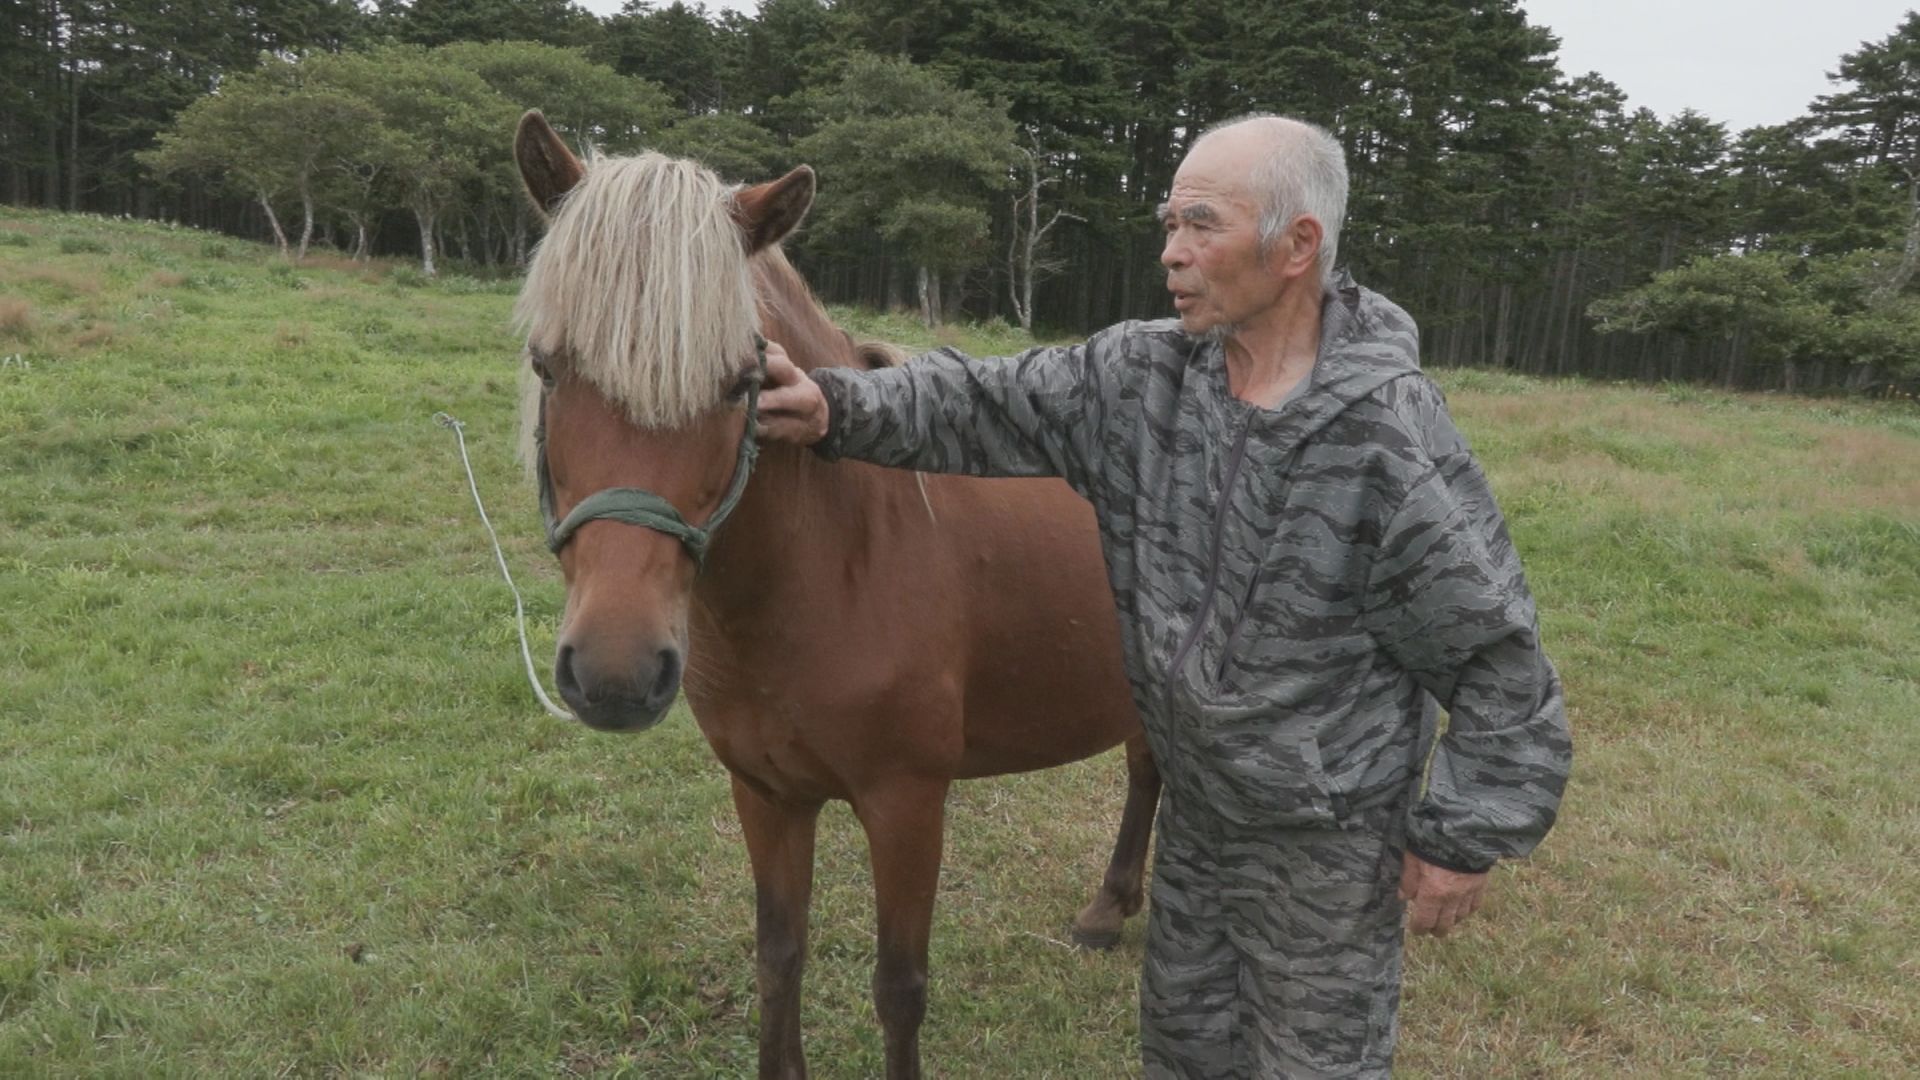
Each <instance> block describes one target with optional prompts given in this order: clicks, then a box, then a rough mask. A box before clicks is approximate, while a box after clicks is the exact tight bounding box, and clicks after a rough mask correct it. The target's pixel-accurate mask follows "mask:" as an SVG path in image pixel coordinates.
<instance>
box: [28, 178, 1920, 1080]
mask: <svg viewBox="0 0 1920 1080" xmlns="http://www.w3.org/2000/svg"><path fill="white" fill-rule="evenodd" d="M512 288H513V286H512V285H511V283H507V284H500V283H489V282H483V281H477V280H474V279H468V278H458V277H454V278H448V279H445V280H442V281H440V282H437V283H425V282H422V281H421V280H420V279H419V278H418V277H417V276H416V275H414V274H412V273H411V272H410V271H407V270H406V269H404V268H400V267H396V266H390V265H384V264H377V265H375V266H373V267H371V268H362V267H356V266H354V265H352V264H348V263H344V262H334V261H329V260H314V261H313V262H311V263H309V264H308V265H305V266H301V267H298V268H295V267H290V266H287V265H285V264H283V263H281V262H280V261H278V260H277V259H276V258H274V257H273V256H272V255H271V253H270V252H268V251H267V250H266V249H263V248H259V247H256V246H253V245H249V244H243V243H240V242H237V241H233V240H227V239H221V238H218V237H213V236H209V235H205V234H200V233H194V232H188V231H174V230H168V229H164V228H160V227H156V226H152V225H143V224H132V223H125V222H107V221H102V220H98V219H86V218H75V217H66V216H58V215H51V214H40V213H32V212H25V211H18V210H6V209H0V1075H6V1076H16V1075H23V1076H76V1077H77V1076H108V1077H113V1076H121V1077H164V1076H205V1075H233V1076H268V1075H283V1074H290V1075H356V1076H359V1075H394V1076H405V1075H471V1074H477V1073H485V1074H497V1075H528V1076H535V1075H537V1076H551V1075H576V1074H577V1075H597V1076H644V1077H734V1076H740V1075H744V1074H747V1073H749V1072H750V1070H751V1068H752V1062H753V1018H752V1016H751V1013H752V1002H753V988H752V970H753V969H752V962H751V953H752V917H751V889H750V885H749V881H748V875H747V867H746V856H745V853H744V850H743V848H742V846H741V844H740V841H739V837H738V828H737V825H736V824H735V822H734V820H733V816H732V810H731V807H730V805H729V802H728V799H727V794H726V784H725V780H724V777H723V775H722V772H721V770H720V768H719V767H718V766H717V765H716V764H715V763H714V762H713V760H712V758H711V756H710V755H709V754H708V752H707V750H706V747H705V745H704V744H703V743H702V742H701V740H700V737H699V735H698V733H697V732H696V731H695V729H694V727H693V724H692V722H691V719H690V718H689V717H686V716H685V715H677V716H675V717H674V718H673V719H672V720H670V721H669V722H668V723H667V724H665V725H663V726H662V727H660V728H659V729H657V730H655V731H653V732H650V733H647V734H645V735H640V736H636V737H630V738H620V737H614V736H607V735H596V734H594V733H591V732H588V731H586V730H585V729H582V728H576V727H572V726H568V725H566V724H563V723H560V722H557V721H553V720H549V719H547V718H545V717H544V716H543V715H542V714H540V713H539V711H538V710H537V708H535V707H534V705H533V703H532V701H531V700H530V697H529V694H528V692H527V690H526V688H525V686H524V685H523V684H522V683H521V681H520V676H519V673H518V671H517V669H516V664H517V661H516V658H515V656H514V654H513V649H514V646H513V629H512V623H511V612H512V607H511V603H510V600H509V599H508V597H507V595H506V594H505V592H504V589H503V588H502V586H501V585H500V583H499V582H498V580H497V578H496V577H495V576H494V575H495V571H494V569H493V567H492V565H491V556H490V554H489V552H488V551H487V549H486V547H485V538H484V535H483V534H482V533H481V532H480V530H479V527H478V524H477V522H476V521H475V520H474V518H473V516H472V510H471V507H470V505H469V504H468V503H467V501H466V499H467V496H466V492H465V490H464V487H463V481H462V479H461V475H460V470H459V464H458V461H457V459H456V457H455V456H454V448H453V443H452V440H451V437H450V436H449V435H448V434H447V433H446V432H445V431H443V430H442V429H440V428H438V427H436V426H435V425H434V424H433V422H432V420H431V417H432V415H433V413H434V412H435V411H437V410H442V409H444V410H447V411H449V412H452V413H454V414H456V415H458V416H460V417H462V418H464V419H465V420H466V421H467V423H468V425H469V426H468V433H469V438H470V440H471V442H472V443H473V447H474V450H475V454H476V462H475V464H476V467H477V469H478V471H479V474H480V481H481V484H482V486H483V489H484V491H486V492H487V493H488V494H489V496H490V498H491V502H492V508H493V510H494V512H495V516H496V519H497V520H499V521H500V523H501V525H502V528H503V531H504V532H505V533H506V539H507V541H508V544H509V554H510V557H511V558H512V559H513V560H514V564H515V567H516V570H517V571H518V573H519V574H520V576H521V579H522V584H523V586H524V587H527V588H528V591H529V601H530V604H531V608H532V612H533V615H534V617H535V619H536V623H537V627H538V631H539V634H540V636H541V639H542V640H541V642H540V643H539V644H538V645H537V646H536V648H539V649H545V648H547V647H549V646H550V643H551V635H552V631H553V623H554V620H555V618H556V616H557V613H558V608H559V603H560V599H561V597H560V590H559V587H558V580H557V575H556V573H555V571H554V568H553V566H552V564H551V561H550V559H549V558H548V557H547V556H546V554H545V550H544V548H543V547H542V545H541V544H540V542H539V539H538V527H537V520H536V514H535V512H534V507H533V499H532V496H531V494H530V493H529V492H528V491H527V490H526V489H525V488H523V487H521V486H520V483H519V474H518V468H517V466H516V465H515V464H514V462H513V461H512V455H511V446H512V444H513V438H512V424H513V416H512V414H513V411H514V408H513V397H514V390H513V387H514V381H515V375H514V368H513V362H514V358H515V347H514V343H513V340H512V337H511V334H510V332H509V330H508V328H507V326H506V315H507V310H508V308H509V306H510V303H511V299H512V296H511V293H512ZM846 317H847V319H848V320H849V322H850V324H851V325H852V326H853V328H854V329H855V330H856V331H864V332H870V333H876V334H883V335H885V336H890V337H894V338H897V339H903V340H904V341H906V342H908V343H911V344H926V343H927V342H926V339H925V338H924V337H921V338H920V340H918V341H914V340H913V339H914V338H915V337H917V336H919V331H918V330H917V329H916V328H915V327H914V326H913V325H912V324H911V323H907V322H900V321H894V322H886V323H884V324H882V323H876V322H873V321H872V320H871V319H856V318H855V317H853V316H852V315H847V316H846ZM956 333H957V334H958V337H957V340H958V341H959V342H960V343H961V344H963V345H965V346H967V347H971V348H975V349H982V350H996V349H1007V348H1011V347H1013V346H1014V345H1016V344H1017V342H1016V339H1015V337H1014V336H1013V335H1011V334H1009V333H1006V332H1004V331H993V332H988V331H960V332H956ZM1441 381H1442V382H1443V383H1444V384H1445V385H1446V387H1447V389H1448V391H1449V394H1450V397H1451V400H1452V402H1453V404H1454V408H1455V411H1456V413H1457V415H1458V417H1459V419H1460V422H1461V425H1462V426H1463V427H1464V428H1465V429H1466V431H1467V433H1468V435H1469V436H1470V437H1471V438H1472V439H1473V441H1474V442H1475V445H1476V446H1477V448H1478V449H1479V451H1480V453H1481V454H1482V456H1483V458H1484V460H1485V461H1486V463H1487V465H1488V467H1489V469H1490V471H1491V473H1492V475H1493V478H1494V481H1495V484H1496V487H1497V489H1498V491H1499V494H1500V496H1501V499H1502V502H1503V504H1504V506H1505V508H1506V510H1507V512H1508V515H1509V518H1510V520H1511V522H1512V525H1513V528H1514V532H1515V536H1516V539H1517V541H1518V543H1519V545H1520V548H1521V550H1522V552H1523V554H1524V556H1525V558H1526V560H1527V564H1528V567H1529V571H1530V575H1531V578H1532V581H1533V584H1534V588H1535V591H1536V593H1537V594H1538V598H1539V601H1540V606H1541V609H1542V612H1543V617H1544V621H1545V631H1546V635H1547V642H1548V646H1549V649H1550V650H1551V651H1552V653H1553V654H1554V656H1555V657H1556V659H1557V660H1558V662H1559V663H1560V665H1561V668H1562V671H1563V673H1564V675H1565V677H1566V681H1567V685H1568V697H1569V700H1570V701H1571V703H1572V711H1573V720H1574V724H1575V730H1576V736H1577V738H1578V741H1579V742H1578V745H1579V750H1578V760H1577V763H1576V775H1575V778H1574V782H1573V785H1572V787H1571V789H1570V791H1569V793H1568V797H1567V801H1566V805H1565V808H1564V814H1563V820H1562V824H1561V826H1560V827H1559V829H1558V830H1557V831H1556V832H1555V833H1554V834H1553V836H1552V837H1550V838H1549V840H1548V842H1547V843H1546V845H1545V846H1544V847H1543V848H1542V850H1541V852H1540V853H1539V855H1538V856H1537V857H1536V858H1534V859H1533V860H1531V861H1530V862H1528V863H1526V864H1523V865H1517V866H1513V867H1509V868H1504V869H1502V871H1501V872H1500V873H1499V876H1498V880H1497V881H1496V883H1495V895H1494V897H1493V900H1492V903H1491V905H1490V907H1489V909H1488V910H1486V911H1485V912H1484V913H1483V914H1482V916H1481V917H1480V918H1479V919H1478V920H1477V921H1476V923H1475V924H1474V925H1473V926H1472V927H1471V929H1470V930H1469V931H1467V932H1465V933H1464V934H1463V935H1461V936H1458V937H1455V938H1453V939H1450V940H1447V941H1443V942H1434V941H1421V942H1418V943H1416V944H1415V946H1414V947H1413V949H1412V960H1411V967H1410V974H1409V980H1408V987H1407V1003H1406V1008H1405V1011H1404V1035H1403V1040H1402V1051H1401V1058H1400V1060H1401V1064H1402V1072H1403V1073H1404V1074H1405V1075H1408V1076H1461V1077H1487V1076H1614V1075H1632V1076H1727V1075H1755V1076H1780V1077H1801V1076H1859V1077H1883V1076H1891V1075H1900V1074H1912V1075H1920V722H1917V720H1920V412H1916V411H1915V410H1914V409H1912V408H1911V407H1905V408H1897V407H1893V406H1885V405H1867V404H1854V403H1835V402H1820V401H1803V400H1792V399H1777V398H1756V397H1736V396H1727V395H1721V394H1717V393H1711V392H1706V391H1699V390H1692V389H1684V388H1669V389H1659V388H1628V387H1612V386H1595V385H1586V384H1577V383H1542V382H1535V381H1528V380H1521V379H1517V378H1510V377H1505V376H1501V375H1497V374H1488V373H1480V372H1450V373H1442V375H1441ZM1120 796H1121V786H1120V767H1119V763H1118V761H1117V760H1115V759H1112V758H1108V759H1104V760H1100V761H1095V762H1091V763H1086V764H1083V765H1081V766H1077V767H1073V768H1069V769H1064V770H1059V771H1055V772H1052V773H1046V774H1040V775H1035V776H1027V777H1016V778H1010V779H1005V780H998V781H989V782H980V783H974V784H969V785H965V786H963V787H961V788H959V789H958V792H957V794H956V795H955V796H954V801H953V806H952V810H951V818H950V820H951V823H952V828H951V836H950V840H949V856H948V861H947V868H946V872H945V875H944V877H943V879H942V883H941V898H940V906H939V911H938V914H937V917H936V924H935V929H934V946H933V953H934V956H933V987H932V1007H931V1012H930V1017H929V1021H928V1024H927V1027H926V1029H925V1033H924V1039H923V1042H924V1047H925V1053H926V1059H927V1062H928V1065H929V1069H930V1071H931V1072H932V1073H933V1074H934V1075H939V1076H950V1077H983V1078H985V1077H994V1078H998V1077H1062V1078H1065V1077H1073V1078H1085V1077H1121V1076H1127V1075H1133V1074H1135V1073H1136V1072H1137V1064H1136V1062H1135V1058H1134V1041H1133V1040H1134V1015H1133V1008H1134V993H1135V986H1136V972H1137V968H1138V964H1139V952H1140V927H1139V924H1138V921H1137V920H1136V922H1135V923H1134V924H1132V925H1131V926H1130V928H1129V932H1128V934H1127V936H1126V938H1125V939H1124V940H1123V942H1122V944H1121V946H1120V947H1119V948H1118V949H1117V950H1115V951H1114V952H1112V953H1111V954H1106V955H1085V954H1082V953H1078V952H1075V951H1073V950H1072V949H1070V948H1067V947H1065V946H1063V945H1062V944H1061V942H1062V941H1063V940H1064V939H1065V936H1066V935H1065V927H1066V924H1067V921H1068V920H1069V919H1070V918H1071V916H1072V914H1073V912H1074V910H1075V909H1076V908H1077V906H1078V905H1079V903H1080V902H1081V901H1082V900H1084V898H1085V895H1086V894H1087V892H1088V891H1089V889H1090V888H1091V886H1092V885H1093V883H1094V882H1095V881H1096V879H1097V875H1098V873H1099V870H1100V868H1101V866H1102V862H1103V857H1104V855H1105V852H1106V850H1107V846H1108V844H1109V842H1110V836H1111V831H1112V828H1113V824H1114V822H1115V820H1116V818H1117V814H1118V811H1119V800H1120ZM818 867H819V869H818V881H819V887H818V896H817V900H816V905H815V911H814V936H813V960H812V964H811V967H810V969H809V972H808V982H807V994H806V1006H805V1017H806V1028H807V1035H808V1046H809V1052H810V1056H811V1058H812V1062H813V1064H814V1067H815V1072H816V1074H817V1075H820V1076H822V1077H863V1076H870V1075H875V1074H877V1073H878V1071H879V1062H880V1055H879V1051H880V1040H879V1032H878V1028H877V1025H876V1024H875V1022H874V1020H873V1016H872V1008H871V1006H870V1004H869V1003H868V1000H867V981H868V978H869V974H870V968H871V961H872V954H873V948H872V938H871V930H870V926H871V917H872V910H871V908H872V904H871V900H870V898H869V892H868V884H867V868H866V858H865V849H864V844H863V843H862V842H861V840H860V839H859V834H858V830H857V827H855V825H854V824H853V822H852V819H851V816H850V815H849V814H848V813H846V812H845V810H844V808H831V809H830V811H829V813H828V814H827V815H826V816H825V818H824V820H823V825H822V834H821V847H820V853H819V860H818Z"/></svg>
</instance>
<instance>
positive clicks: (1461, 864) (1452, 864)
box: [1407, 837, 1499, 874]
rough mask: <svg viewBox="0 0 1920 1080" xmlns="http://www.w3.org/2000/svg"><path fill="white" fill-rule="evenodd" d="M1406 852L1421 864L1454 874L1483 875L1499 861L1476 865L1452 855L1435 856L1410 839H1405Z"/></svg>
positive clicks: (1426, 848)
mask: <svg viewBox="0 0 1920 1080" xmlns="http://www.w3.org/2000/svg"><path fill="white" fill-rule="evenodd" d="M1407 850H1408V851H1409V852H1411V853H1412V854H1413V856H1414V858H1417V859H1419V860H1420V861H1421V862H1424V863H1430V864H1432V865H1434V866H1437V867H1439V868H1440V869H1442V870H1451V871H1453V872H1454V873H1456V874H1484V873H1486V872H1487V871H1489V870H1492V869H1493V862H1498V861H1499V860H1497V859H1496V860H1494V861H1493V862H1488V863H1485V864H1477V863H1473V862H1470V861H1468V860H1466V859H1462V858H1459V857H1457V856H1453V855H1435V854H1434V853H1433V852H1432V851H1431V850H1430V849H1429V848H1428V847H1427V846H1426V845H1424V844H1422V843H1420V842H1418V841H1416V840H1414V839H1413V838H1412V837H1408V839H1407Z"/></svg>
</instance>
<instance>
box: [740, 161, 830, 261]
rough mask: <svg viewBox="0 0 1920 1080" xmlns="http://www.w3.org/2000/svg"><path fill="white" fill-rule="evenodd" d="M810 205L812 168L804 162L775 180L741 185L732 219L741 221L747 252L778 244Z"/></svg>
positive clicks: (751, 252) (811, 197) (811, 202)
mask: <svg viewBox="0 0 1920 1080" xmlns="http://www.w3.org/2000/svg"><path fill="white" fill-rule="evenodd" d="M812 205H813V170H812V169H809V168H808V167H806V166H805V165H802V166H800V167H799V168H797V169H795V170H793V171H792V172H790V173H788V174H787V175H785V176H783V177H781V178H780V179H778V180H770V181H768V182H767V183H764V184H755V185H753V186H752V187H748V188H741V189H740V190H739V191H738V192H736V193H735V194H734V196H733V220H735V221H736V222H739V224H740V232H741V233H742V234H743V237H744V242H745V243H746V246H747V254H749V255H751V254H753V253H754V252H756V251H759V250H760V249H762V248H766V247H771V246H773V245H774V244H777V243H779V242H780V241H781V240H782V239H783V238H784V237H785V236H786V235H787V234H788V233H790V232H792V231H793V230H794V229H795V228H796V227H797V226H799V224H800V219H801V218H804V217H806V216H807V208H808V207H810V206H812Z"/></svg>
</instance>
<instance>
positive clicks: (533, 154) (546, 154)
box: [513, 109, 587, 217]
mask: <svg viewBox="0 0 1920 1080" xmlns="http://www.w3.org/2000/svg"><path fill="white" fill-rule="evenodd" d="M513 157H514V160H515V161H517V162H519V163H520V179H521V180H523V181H525V182H526V185H527V194H529V195H531V196H533V204H534V205H535V206H537V207H539V208H540V213H541V214H543V215H546V216H549V217H551V216H552V215H553V212H554V211H555V210H556V209H558V208H559V206H560V200H561V199H563V198H565V197H566V194H567V192H569V191H572V190H573V186H574V185H575V184H578V183H579V182H580V178H581V177H582V176H585V175H586V172H587V167H586V166H585V165H582V164H580V159H579V158H577V157H574V156H573V151H571V150H568V149H567V144H566V143H564V142H562V141H561V139H560V135H559V133H558V132H556V131H554V130H553V126H552V125H550V124H548V123H547V118H546V117H544V116H542V115H540V110H538V109H532V110H529V111H528V112H527V114H526V115H525V116H522V117H521V118H520V127H519V130H517V131H515V132H514V135H513Z"/></svg>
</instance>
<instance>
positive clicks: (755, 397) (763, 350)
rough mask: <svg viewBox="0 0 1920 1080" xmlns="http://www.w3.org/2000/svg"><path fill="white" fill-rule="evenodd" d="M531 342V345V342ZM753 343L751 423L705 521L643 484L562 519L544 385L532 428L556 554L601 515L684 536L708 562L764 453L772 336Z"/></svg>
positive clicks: (589, 500)
mask: <svg viewBox="0 0 1920 1080" xmlns="http://www.w3.org/2000/svg"><path fill="white" fill-rule="evenodd" d="M528 348H529V349H531V348H532V346H531V345H529V346H528ZM753 348H754V352H755V354H756V356H757V359H758V363H759V368H760V372H759V376H760V377H759V378H757V379H755V380H754V381H753V382H752V383H751V384H750V385H749V386H748V387H747V426H746V430H745V431H743V432H741V434H740V451H739V453H738V454H737V455H735V457H734V463H733V483H732V485H731V486H730V487H728V488H727V494H726V495H725V497H723V498H722V499H721V500H720V505H719V507H718V508H716V509H715V510H714V512H713V516H711V517H709V518H708V519H707V523H706V524H705V525H690V524H688V523H687V519H686V518H684V517H681V516H680V511H678V510H676V509H674V506H673V504H672V503H670V502H668V501H667V500H666V499H664V498H662V497H661V496H659V495H655V494H654V493H653V492H651V491H646V490H644V489H641V488H604V489H602V490H600V491H596V492H594V493H593V494H591V495H589V496H587V497H586V498H584V499H581V500H580V501H579V503H577V504H575V506H574V508H573V509H572V510H571V511H569V512H568V513H567V516H566V517H565V518H563V519H557V520H556V518H557V515H555V513H554V510H553V474H552V473H551V472H549V471H548V469H547V393H548V388H547V387H545V386H542V387H541V389H540V418H539V420H538V422H537V423H535V425H534V428H533V445H534V453H535V455H536V457H535V464H534V470H535V472H536V473H537V474H538V477H539V484H540V518H541V520H542V521H544V522H545V523H546V527H547V549H548V550H549V551H552V552H553V553H554V554H555V555H558V554H560V549H561V548H564V547H566V546H567V541H568V540H570V539H572V538H573V534H574V533H575V532H577V531H578V530H579V528H580V526H582V525H585V524H586V523H587V522H589V521H593V520H595V519H597V518H606V519H608V520H610V521H619V522H623V523H625V524H628V525H638V526H640V527H642V528H646V529H652V530H654V531H655V532H663V533H666V534H667V535H668V536H671V537H673V538H675V539H677V540H679V541H680V544H681V546H682V547H684V548H686V549H687V554H689V555H691V556H693V564H694V566H695V567H697V568H704V567H705V566H706V564H707V548H708V546H709V545H711V544H712V543H713V534H714V533H715V532H716V531H718V530H719V528H720V526H721V525H722V524H723V523H724V522H725V521H726V520H727V516H728V515H729V514H731V513H733V510H734V507H736V506H738V505H740V496H741V495H743V494H745V492H746V490H747V478H748V477H750V476H752V475H753V463H754V461H755V459H757V458H758V457H759V456H760V444H759V443H758V442H756V441H755V440H754V427H755V425H756V424H758V422H759V419H760V384H761V383H762V382H764V381H765V380H766V376H767V339H766V338H763V337H761V336H760V335H759V334H758V333H756V334H754V335H753Z"/></svg>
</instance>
